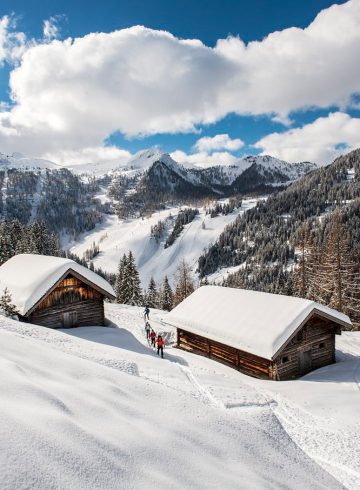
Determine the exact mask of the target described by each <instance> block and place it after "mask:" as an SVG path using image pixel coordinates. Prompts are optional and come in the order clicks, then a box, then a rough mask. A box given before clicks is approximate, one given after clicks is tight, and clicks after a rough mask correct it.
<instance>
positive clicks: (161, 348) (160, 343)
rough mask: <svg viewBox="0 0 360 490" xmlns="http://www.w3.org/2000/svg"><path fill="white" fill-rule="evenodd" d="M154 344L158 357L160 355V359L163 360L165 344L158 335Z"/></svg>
mask: <svg viewBox="0 0 360 490" xmlns="http://www.w3.org/2000/svg"><path fill="white" fill-rule="evenodd" d="M156 343H157V354H158V355H160V353H161V357H162V358H163V357H164V345H165V342H164V339H163V338H162V336H161V335H160V334H159V335H158V338H157V339H156Z"/></svg>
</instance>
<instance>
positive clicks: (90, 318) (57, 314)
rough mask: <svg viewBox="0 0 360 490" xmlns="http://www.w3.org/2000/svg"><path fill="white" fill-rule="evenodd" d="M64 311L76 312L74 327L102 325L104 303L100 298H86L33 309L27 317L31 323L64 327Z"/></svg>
mask: <svg viewBox="0 0 360 490" xmlns="http://www.w3.org/2000/svg"><path fill="white" fill-rule="evenodd" d="M64 313H75V314H76V322H75V325H73V326H76V327H81V326H86V325H104V303H103V301H102V300H100V301H99V300H87V301H79V302H76V303H72V304H68V305H66V306H63V305H58V306H52V307H49V308H43V309H41V310H35V311H34V312H33V313H31V315H30V316H29V318H28V321H29V322H31V323H36V324H37V325H43V326H45V327H51V328H63V327H64Z"/></svg>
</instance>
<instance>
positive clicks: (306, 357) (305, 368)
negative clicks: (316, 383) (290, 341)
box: [299, 349, 312, 374]
mask: <svg viewBox="0 0 360 490" xmlns="http://www.w3.org/2000/svg"><path fill="white" fill-rule="evenodd" d="M311 360H312V359H311V349H309V350H305V351H302V352H299V362H300V372H301V374H306V373H308V372H309V371H311Z"/></svg>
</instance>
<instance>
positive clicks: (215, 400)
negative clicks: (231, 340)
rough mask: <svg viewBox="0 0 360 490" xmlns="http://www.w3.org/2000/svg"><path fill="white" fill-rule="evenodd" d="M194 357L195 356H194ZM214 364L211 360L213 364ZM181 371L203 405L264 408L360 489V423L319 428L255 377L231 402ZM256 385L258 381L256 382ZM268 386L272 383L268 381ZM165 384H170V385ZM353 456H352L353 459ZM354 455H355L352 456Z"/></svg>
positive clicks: (359, 365)
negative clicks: (349, 427)
mask: <svg viewBox="0 0 360 490" xmlns="http://www.w3.org/2000/svg"><path fill="white" fill-rule="evenodd" d="M130 319H131V313H130V314H129V315H128V316H127V319H126V323H127V322H128V321H129V320H130ZM121 320H124V317H123V316H122V315H117V321H118V322H121ZM153 323H154V326H155V328H156V327H157V326H158V327H159V326H160V328H161V323H160V322H159V321H155V322H153ZM138 331H139V336H138V338H139V340H140V341H144V338H145V337H143V336H142V328H141V327H140V328H139V330H138ZM343 344H345V345H346V346H347V347H348V351H349V352H350V353H353V354H355V355H357V356H359V354H360V347H359V348H356V347H354V346H353V345H352V343H351V342H350V341H349V340H346V339H345V340H343ZM190 356H191V354H190ZM210 362H211V361H210ZM179 369H180V371H181V372H182V373H183V375H184V376H185V378H186V380H187V381H188V383H189V384H190V393H191V396H193V397H194V398H196V399H198V400H199V401H200V402H202V403H204V404H207V405H211V406H213V407H217V408H220V409H223V410H230V411H231V412H233V413H236V412H237V411H238V410H240V411H243V410H244V409H245V410H248V409H255V410H258V409H262V410H264V411H265V412H267V414H268V415H267V416H268V417H272V416H274V417H276V419H277V420H278V421H279V423H280V424H281V426H282V427H283V429H284V430H285V431H286V433H287V434H288V435H289V436H290V438H291V439H292V440H293V441H294V442H295V444H296V445H297V446H298V447H299V448H300V449H301V450H303V451H304V452H305V453H306V454H307V455H308V456H310V457H311V458H312V459H313V460H314V461H316V462H317V463H318V464H319V465H320V466H321V467H322V468H324V469H325V470H326V471H327V472H329V473H330V474H331V475H333V476H334V477H335V478H336V479H338V480H339V481H340V482H342V483H344V484H345V485H346V487H347V488H349V489H352V490H356V489H359V488H360V472H359V470H358V468H359V467H360V458H359V447H360V424H359V431H358V433H357V434H356V433H355V434H354V432H353V431H352V430H350V431H346V430H343V429H342V430H338V429H335V430H331V428H329V427H328V426H326V424H325V426H324V427H323V426H321V425H320V426H319V420H318V418H316V417H314V416H313V415H311V414H310V413H309V412H308V411H306V410H303V409H302V408H300V407H299V406H298V405H296V404H294V403H291V402H290V401H289V400H288V399H286V398H285V397H284V396H281V395H279V394H276V393H274V392H269V391H267V389H266V387H265V388H262V387H259V388H257V387H255V386H252V384H253V383H254V381H253V380H252V379H251V378H248V377H246V376H245V377H244V376H241V375H240V376H241V378H242V380H244V379H245V380H247V381H248V382H242V381H240V380H239V381H238V383H237V386H236V392H232V394H231V397H232V399H231V400H230V401H228V400H227V399H226V396H225V397H224V398H223V395H224V393H221V390H216V389H214V387H212V386H206V384H204V383H203V382H202V381H201V380H200V379H199V377H198V376H197V375H196V373H195V372H194V369H193V368H192V367H187V366H184V365H179ZM359 375H360V358H359V359H358V360H357V362H356V363H355V367H354V373H353V376H354V381H355V385H356V387H357V388H358V389H360V388H359ZM255 383H256V381H255ZM266 383H268V382H266ZM164 384H167V383H166V382H165V383H164ZM349 455H350V456H349ZM351 455H353V456H351Z"/></svg>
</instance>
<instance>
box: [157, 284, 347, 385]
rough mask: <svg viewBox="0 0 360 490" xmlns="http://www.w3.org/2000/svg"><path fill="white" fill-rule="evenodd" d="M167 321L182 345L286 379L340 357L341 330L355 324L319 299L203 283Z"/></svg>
mask: <svg viewBox="0 0 360 490" xmlns="http://www.w3.org/2000/svg"><path fill="white" fill-rule="evenodd" d="M164 323H165V324H168V325H171V326H173V327H176V328H177V346H178V347H180V348H181V349H185V350H187V351H190V352H194V353H196V354H200V355H204V356H207V357H209V358H210V359H214V360H216V361H219V362H222V363H224V364H227V365H229V366H231V367H234V368H235V369H238V370H239V371H241V372H243V373H245V374H248V375H250V376H254V377H257V378H265V379H273V380H285V379H292V378H297V377H299V376H302V375H304V374H306V373H308V372H310V371H312V370H314V369H317V368H320V367H322V366H326V365H328V364H331V363H334V362H335V334H340V333H341V328H342V327H345V328H349V327H351V321H350V319H349V318H348V317H347V316H346V315H344V314H343V313H339V312H337V311H335V310H333V309H331V308H328V307H326V306H323V305H320V304H318V303H315V302H314V301H310V300H306V299H301V298H296V297H290V296H282V295H277V294H268V293H260V292H257V291H247V290H243V289H233V288H223V287H220V286H202V287H200V288H199V289H197V290H196V291H195V292H194V293H193V294H191V295H190V296H189V297H188V298H186V299H185V300H184V301H183V302H182V303H180V304H179V305H178V306H177V307H176V308H174V309H173V310H172V311H171V312H170V313H169V314H168V315H167V316H166V318H165V319H164Z"/></svg>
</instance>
